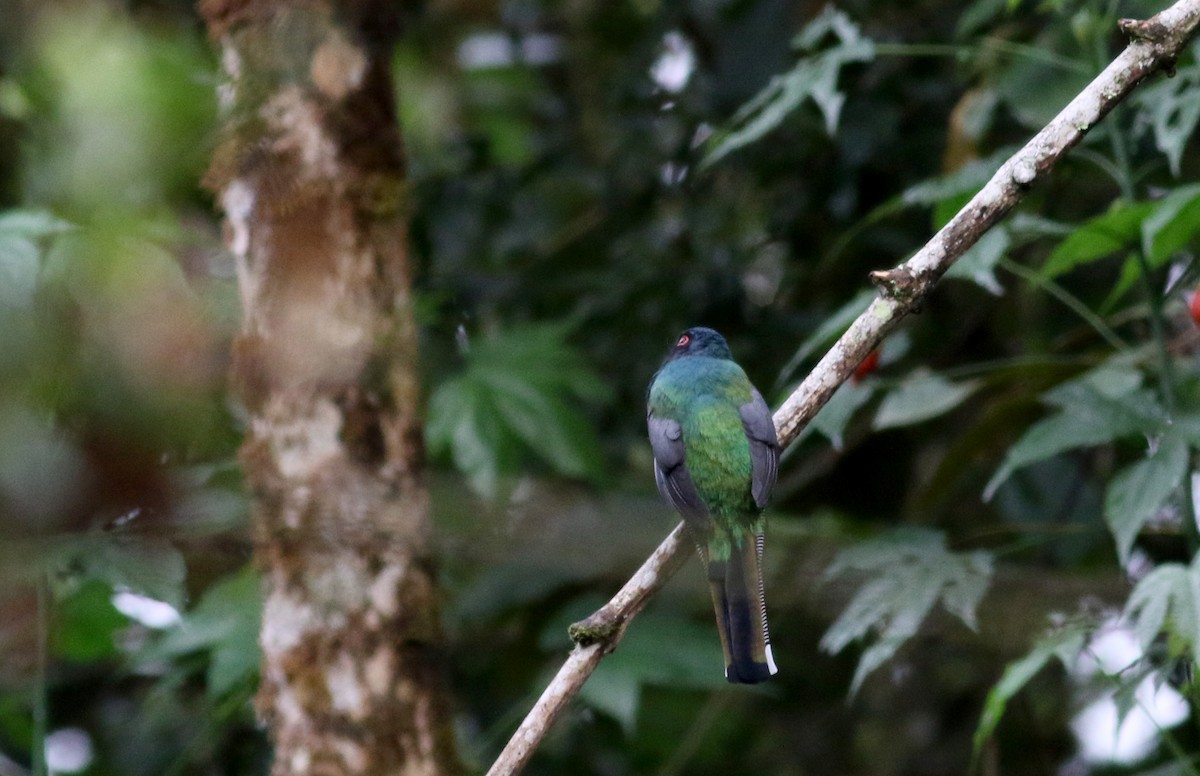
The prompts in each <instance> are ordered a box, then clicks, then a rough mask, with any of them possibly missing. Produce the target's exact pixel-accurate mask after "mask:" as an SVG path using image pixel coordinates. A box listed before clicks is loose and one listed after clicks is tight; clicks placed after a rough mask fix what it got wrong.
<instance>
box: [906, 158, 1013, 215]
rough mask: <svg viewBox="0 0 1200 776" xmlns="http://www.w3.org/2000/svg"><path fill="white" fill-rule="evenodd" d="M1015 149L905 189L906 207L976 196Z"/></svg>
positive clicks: (977, 160)
mask: <svg viewBox="0 0 1200 776" xmlns="http://www.w3.org/2000/svg"><path fill="white" fill-rule="evenodd" d="M1014 150H1015V149H1013V148H1011V147H1010V148H1003V149H1001V150H999V151H997V152H995V153H993V154H992V155H991V156H988V157H985V158H983V159H976V160H975V161H972V162H968V163H967V164H964V165H963V166H962V167H959V168H958V169H957V170H955V171H954V172H952V173H949V174H947V175H943V176H940V177H938V178H932V179H930V180H925V181H921V182H920V183H918V184H916V185H913V186H910V187H908V188H907V189H905V190H904V193H903V194H902V195H901V197H902V199H903V200H904V203H905V204H907V205H936V204H938V203H939V202H942V201H944V200H948V199H955V200H958V199H960V198H962V197H963V196H973V195H974V194H975V192H977V191H979V189H981V188H982V187H983V185H984V184H985V183H987V182H988V181H989V180H991V179H992V176H993V175H995V174H996V170H999V169H1000V165H1002V164H1004V162H1005V161H1007V160H1008V157H1010V156H1012V154H1013V151H1014Z"/></svg>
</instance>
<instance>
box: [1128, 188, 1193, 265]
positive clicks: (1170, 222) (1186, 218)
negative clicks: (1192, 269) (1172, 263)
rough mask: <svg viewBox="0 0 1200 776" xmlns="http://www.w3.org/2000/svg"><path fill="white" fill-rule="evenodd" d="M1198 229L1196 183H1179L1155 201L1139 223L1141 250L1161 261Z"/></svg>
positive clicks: (1159, 262)
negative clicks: (1152, 208) (1151, 209)
mask: <svg viewBox="0 0 1200 776" xmlns="http://www.w3.org/2000/svg"><path fill="white" fill-rule="evenodd" d="M1198 231H1200V183H1193V184H1192V185H1190V186H1181V187H1179V188H1178V189H1175V190H1174V191H1172V192H1171V193H1170V194H1168V195H1167V196H1165V197H1163V198H1162V200H1161V201H1160V202H1158V203H1157V204H1156V205H1155V207H1154V210H1153V212H1151V213H1150V214H1149V215H1148V216H1146V219H1145V220H1144V221H1143V222H1142V252H1143V253H1144V254H1145V255H1146V258H1147V259H1148V260H1149V261H1150V263H1151V264H1152V265H1154V266H1158V265H1161V264H1163V263H1165V262H1166V261H1167V260H1168V259H1170V258H1171V256H1173V255H1174V254H1175V252H1176V251H1179V250H1180V249H1182V248H1183V247H1184V246H1185V245H1187V244H1188V242H1189V241H1190V240H1191V239H1192V238H1193V237H1195V236H1196V232H1198Z"/></svg>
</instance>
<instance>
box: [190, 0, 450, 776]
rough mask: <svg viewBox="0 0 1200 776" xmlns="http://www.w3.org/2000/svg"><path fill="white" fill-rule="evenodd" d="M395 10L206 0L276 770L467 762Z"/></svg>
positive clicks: (262, 701)
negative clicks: (436, 493) (422, 340)
mask: <svg viewBox="0 0 1200 776" xmlns="http://www.w3.org/2000/svg"><path fill="white" fill-rule="evenodd" d="M394 7H395V6H394V5H393V4H389V3H386V2H376V1H375V0H360V1H358V2H350V1H348V0H345V1H343V2H333V1H332V0H326V1H319V0H310V1H307V2H284V1H282V0H280V1H276V2H267V1H266V0H258V1H255V0H202V2H201V3H200V9H201V12H202V14H203V15H204V17H205V20H206V22H207V23H208V28H209V32H210V34H211V35H212V37H213V39H214V41H215V42H216V45H217V46H218V48H219V51H220V56H221V62H222V67H223V69H224V71H225V75H226V77H227V79H228V80H227V82H226V83H224V84H222V85H221V86H220V90H219V97H220V100H221V103H222V109H223V110H224V111H225V119H224V120H225V127H224V129H225V134H224V137H223V138H222V142H221V144H220V146H219V147H218V149H217V151H216V153H215V155H214V159H213V164H212V166H211V168H210V171H209V176H208V184H209V186H210V188H211V189H212V190H213V191H214V192H215V193H216V194H217V197H218V200H219V202H220V204H221V206H222V208H223V209H224V211H225V216H226V225H225V226H226V241H227V243H228V245H229V247H230V249H231V250H232V251H233V253H234V254H235V256H236V259H237V270H238V281H239V286H240V290H241V299H242V311H243V322H242V327H241V332H240V334H239V336H238V338H237V340H236V342H235V345H234V359H233V369H232V381H233V384H234V388H235V390H236V392H237V394H238V395H239V397H240V399H241V401H242V402H243V403H244V406H245V410H246V418H245V423H246V440H245V443H244V445H243V447H242V451H241V459H242V463H243V466H244V469H245V473H246V479H247V482H248V485H249V487H250V490H251V494H252V498H253V505H254V506H253V510H254V515H253V520H254V531H255V542H256V553H255V555H256V559H257V562H258V564H259V567H260V569H261V571H262V573H263V578H264V593H265V599H264V601H265V603H264V613H263V626H262V633H261V644H262V648H263V664H262V683H261V688H260V690H259V694H258V698H257V705H258V710H259V713H260V715H261V717H262V719H263V720H264V722H265V723H266V725H267V727H268V729H269V731H270V734H271V738H272V740H273V743H274V746H275V762H274V768H273V771H272V772H273V773H274V774H277V776H283V775H284V774H382V773H388V774H431V775H434V774H451V773H457V772H459V771H460V770H461V768H460V766H459V763H458V760H457V757H456V754H455V748H454V738H453V730H452V724H451V719H450V713H449V702H448V694H447V687H446V681H445V677H444V675H443V666H442V650H441V647H442V634H441V630H440V625H439V614H438V597H437V586H436V578H435V574H434V569H433V563H432V560H431V557H430V554H429V552H430V550H429V530H430V529H429V498H428V492H427V489H426V485H425V482H424V481H423V461H422V450H423V443H422V439H421V433H420V429H421V424H420V415H419V411H418V402H419V385H418V376H417V375H418V372H417V337H416V328H415V324H414V321H413V314H412V302H411V285H410V279H409V274H410V262H409V258H408V255H407V251H406V245H407V235H406V217H405V202H406V196H405V194H406V189H405V169H404V167H405V166H404V159H403V155H402V151H401V142H400V130H399V127H398V125H397V122H396V117H395V106H394V104H393V92H392V81H391V78H390V74H389V70H388V62H389V56H390V52H391V46H392V44H393V42H394V40H395V37H396V35H397V32H398V24H397V23H396V20H395V18H394V17H395V11H394Z"/></svg>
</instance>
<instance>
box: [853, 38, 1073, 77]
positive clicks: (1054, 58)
mask: <svg viewBox="0 0 1200 776" xmlns="http://www.w3.org/2000/svg"><path fill="white" fill-rule="evenodd" d="M983 46H984V48H992V49H995V50H997V51H1001V52H1003V53H1005V54H1009V55H1011V56H1013V57H1014V58H1016V59H1030V60H1034V61H1037V62H1044V63H1046V64H1048V65H1054V66H1055V67H1061V68H1062V69H1064V70H1070V71H1072V72H1075V73H1085V74H1090V73H1091V72H1092V71H1090V70H1089V69H1088V68H1087V66H1085V65H1083V64H1081V63H1079V62H1076V61H1075V60H1073V59H1069V58H1067V57H1064V56H1062V55H1061V54H1055V53H1054V52H1052V51H1046V50H1045V49H1040V48H1038V47H1036V46H1030V45H1027V44H1024V43H1013V42H1012V41H1008V40H1000V39H998V38H986V39H984V41H983ZM975 50H976V48H975V47H974V46H965V45H958V44H954V43H876V44H875V55H876V56H881V57H962V56H965V55H968V54H971V53H973V52H974V51H975Z"/></svg>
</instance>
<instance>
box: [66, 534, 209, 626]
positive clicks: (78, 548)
mask: <svg viewBox="0 0 1200 776" xmlns="http://www.w3.org/2000/svg"><path fill="white" fill-rule="evenodd" d="M73 555H74V559H73V560H74V564H75V566H76V567H77V568H79V569H80V572H81V573H82V575H83V576H84V577H86V578H92V579H102V580H104V581H105V582H107V583H109V584H110V585H112V587H113V589H114V590H118V591H119V590H130V591H132V592H135V593H140V594H142V595H144V596H146V597H148V598H153V599H155V600H156V601H163V602H164V603H168V604H170V605H171V606H173V607H175V608H176V609H180V608H182V607H183V603H184V601H183V598H184V589H183V583H184V580H185V579H186V577H187V567H186V566H185V564H184V560H183V555H182V554H181V553H180V552H179V550H177V549H175V547H174V546H173V545H172V544H171V543H170V542H168V541H167V540H165V539H155V538H150V537H143V536H132V535H121V534H102V535H98V536H88V537H86V538H83V539H81V540H79V541H78V542H76V543H75V549H74V551H73Z"/></svg>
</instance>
